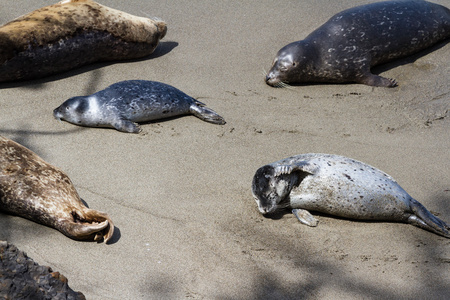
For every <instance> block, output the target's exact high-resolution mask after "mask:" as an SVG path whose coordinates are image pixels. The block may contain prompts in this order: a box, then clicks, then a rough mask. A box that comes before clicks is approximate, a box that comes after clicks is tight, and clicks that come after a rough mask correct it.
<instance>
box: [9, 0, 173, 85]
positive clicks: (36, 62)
mask: <svg viewBox="0 0 450 300" xmlns="http://www.w3.org/2000/svg"><path fill="white" fill-rule="evenodd" d="M166 31H167V26H166V23H165V22H163V21H159V20H156V21H155V20H152V19H149V18H143V17H137V16H133V15H130V14H127V13H125V12H122V11H119V10H115V9H112V8H109V7H106V6H103V5H101V4H98V3H96V2H94V1H92V0H65V1H61V2H59V3H57V4H54V5H50V6H46V7H43V8H40V9H37V10H35V11H33V12H31V13H29V14H26V15H24V16H21V17H18V18H17V19H15V20H13V21H11V22H9V23H7V24H5V25H3V26H1V27H0V82H2V81H12V80H19V79H33V78H40V77H42V76H47V75H50V74H54V73H58V72H62V71H67V70H70V69H73V68H76V67H79V66H82V65H86V64H90V63H93V62H97V61H111V60H123V59H132V58H140V57H144V56H147V55H149V54H151V53H152V52H153V51H154V50H155V48H156V46H157V45H158V42H159V40H160V39H162V38H163V37H164V36H165V34H166Z"/></svg>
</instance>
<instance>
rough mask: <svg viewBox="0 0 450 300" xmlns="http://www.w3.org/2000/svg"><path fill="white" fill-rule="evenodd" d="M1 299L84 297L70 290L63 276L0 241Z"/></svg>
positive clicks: (80, 299)
mask: <svg viewBox="0 0 450 300" xmlns="http://www.w3.org/2000/svg"><path fill="white" fill-rule="evenodd" d="M0 299H14V300H20V299H36V300H38V299H54V300H59V299H67V300H86V297H84V295H83V294H82V293H81V292H75V291H73V290H72V289H71V288H70V287H69V285H68V280H67V278H66V277H65V276H64V275H62V274H60V273H59V272H54V271H53V270H52V268H50V267H47V266H41V265H39V264H37V263H36V262H34V261H33V259H31V258H30V257H28V256H27V254H26V253H25V252H23V251H20V250H19V249H17V247H16V246H14V245H12V244H9V243H8V242H6V241H0Z"/></svg>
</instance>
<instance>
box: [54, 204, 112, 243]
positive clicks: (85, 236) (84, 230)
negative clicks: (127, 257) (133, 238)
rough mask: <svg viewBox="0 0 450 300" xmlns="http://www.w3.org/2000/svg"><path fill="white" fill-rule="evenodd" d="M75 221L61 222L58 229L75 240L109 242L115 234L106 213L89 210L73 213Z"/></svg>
mask: <svg viewBox="0 0 450 300" xmlns="http://www.w3.org/2000/svg"><path fill="white" fill-rule="evenodd" d="M72 215H73V219H74V220H73V221H69V220H60V221H59V223H58V226H57V228H58V229H59V230H60V231H61V232H62V233H64V234H65V235H66V236H68V237H70V238H72V239H75V240H89V239H94V241H97V242H101V241H102V240H104V241H105V243H106V242H108V241H109V240H110V239H111V238H112V236H113V233H114V224H113V223H112V221H111V219H110V218H109V216H108V215H107V214H105V213H102V212H99V211H96V210H93V209H88V208H86V210H85V211H83V212H81V211H74V212H72Z"/></svg>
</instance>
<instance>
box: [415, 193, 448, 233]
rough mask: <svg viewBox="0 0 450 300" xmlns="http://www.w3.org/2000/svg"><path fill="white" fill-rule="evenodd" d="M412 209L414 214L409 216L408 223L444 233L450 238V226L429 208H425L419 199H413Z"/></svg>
mask: <svg viewBox="0 0 450 300" xmlns="http://www.w3.org/2000/svg"><path fill="white" fill-rule="evenodd" d="M410 203H411V206H410V207H411V210H412V211H413V213H414V215H411V216H410V217H409V218H408V223H410V224H412V225H415V226H417V227H420V228H423V229H425V230H428V231H431V232H434V233H436V234H439V235H442V236H444V237H446V238H450V226H448V225H447V224H446V223H445V222H444V221H442V220H441V219H439V218H438V217H436V216H435V215H433V214H432V213H431V212H430V211H429V210H428V209H426V208H425V206H423V205H422V204H420V203H419V202H418V201H416V200H414V199H411V201H410Z"/></svg>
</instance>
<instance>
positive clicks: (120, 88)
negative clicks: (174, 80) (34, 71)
mask: <svg viewBox="0 0 450 300" xmlns="http://www.w3.org/2000/svg"><path fill="white" fill-rule="evenodd" d="M204 105H205V104H204V103H202V102H200V101H197V100H196V99H194V98H192V97H191V96H188V95H186V94H185V93H183V92H182V91H180V90H178V89H176V88H174V87H173V86H170V85H168V84H165V83H161V82H157V81H147V80H127V81H121V82H117V83H115V84H113V85H110V86H109V87H107V88H106V89H104V90H101V91H99V92H97V93H95V94H92V95H90V96H79V97H73V98H70V99H69V100H67V101H65V102H64V103H63V104H61V106H59V107H57V108H56V109H55V110H54V111H53V116H54V117H55V118H56V119H58V120H64V121H67V122H70V123H73V124H76V125H82V126H89V127H111V128H115V129H117V130H119V131H122V132H130V133H139V132H140V131H141V128H140V127H139V125H138V124H137V123H138V122H148V121H153V120H158V119H163V118H169V117H174V116H180V115H186V114H193V115H194V116H196V117H197V118H200V119H202V120H203V121H206V122H210V123H213V124H219V125H223V124H225V120H224V119H223V118H222V117H221V116H219V115H218V114H217V113H216V112H214V111H213V110H211V109H209V108H207V107H205V106H204Z"/></svg>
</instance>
